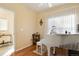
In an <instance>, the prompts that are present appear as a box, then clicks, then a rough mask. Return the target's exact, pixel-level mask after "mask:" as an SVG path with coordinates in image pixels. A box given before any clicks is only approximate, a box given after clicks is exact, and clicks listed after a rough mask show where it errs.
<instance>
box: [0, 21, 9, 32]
mask: <svg viewBox="0 0 79 59" xmlns="http://www.w3.org/2000/svg"><path fill="white" fill-rule="evenodd" d="M5 30H8V20H7V19H0V31H5Z"/></svg>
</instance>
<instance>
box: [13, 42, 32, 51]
mask: <svg viewBox="0 0 79 59" xmlns="http://www.w3.org/2000/svg"><path fill="white" fill-rule="evenodd" d="M31 45H32V43H29V45H27V46H26V47H22V48H20V49H17V50H15V51H20V50H23V49H24V48H27V47H29V46H31Z"/></svg>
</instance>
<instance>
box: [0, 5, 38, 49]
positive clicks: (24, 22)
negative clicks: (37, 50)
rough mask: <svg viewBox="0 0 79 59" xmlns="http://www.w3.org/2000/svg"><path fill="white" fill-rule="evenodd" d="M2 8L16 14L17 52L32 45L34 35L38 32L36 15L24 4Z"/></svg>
mask: <svg viewBox="0 0 79 59" xmlns="http://www.w3.org/2000/svg"><path fill="white" fill-rule="evenodd" d="M0 7H2V8H6V9H9V10H12V11H14V13H15V19H14V21H15V42H16V50H18V49H22V48H24V47H27V46H30V45H31V44H32V40H31V37H32V33H34V32H35V31H36V13H35V12H34V11H32V10H30V9H29V8H28V7H27V6H26V5H24V4H0Z"/></svg>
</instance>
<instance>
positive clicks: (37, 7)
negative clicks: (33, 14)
mask: <svg viewBox="0 0 79 59" xmlns="http://www.w3.org/2000/svg"><path fill="white" fill-rule="evenodd" d="M62 4H64V3H27V4H26V5H27V6H29V8H31V9H32V10H34V11H37V12H40V11H44V10H47V9H50V8H53V7H56V6H59V5H62Z"/></svg>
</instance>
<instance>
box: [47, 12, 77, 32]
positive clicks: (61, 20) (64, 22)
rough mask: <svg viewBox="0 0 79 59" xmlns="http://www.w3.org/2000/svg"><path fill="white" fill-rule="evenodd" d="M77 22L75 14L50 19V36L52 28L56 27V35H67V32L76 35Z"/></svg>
mask: <svg viewBox="0 0 79 59" xmlns="http://www.w3.org/2000/svg"><path fill="white" fill-rule="evenodd" d="M75 20H76V15H75V13H68V14H67V13H66V14H65V13H63V14H61V15H57V16H53V17H51V18H48V34H49V33H50V32H51V30H52V26H55V27H56V29H55V32H56V33H65V31H67V33H75V32H76V27H75V26H76V25H75Z"/></svg>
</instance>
